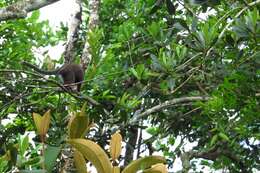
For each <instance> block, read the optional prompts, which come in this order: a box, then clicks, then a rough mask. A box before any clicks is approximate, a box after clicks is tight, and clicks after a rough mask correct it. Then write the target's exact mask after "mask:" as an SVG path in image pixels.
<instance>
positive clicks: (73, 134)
mask: <svg viewBox="0 0 260 173" xmlns="http://www.w3.org/2000/svg"><path fill="white" fill-rule="evenodd" d="M81 115H82V114H78V115H77V114H73V115H72V117H71V119H70V122H69V127H68V129H69V137H70V138H72V139H73V138H81V137H83V136H84V135H85V133H86V131H87V129H88V126H89V119H88V116H85V115H84V116H81Z"/></svg>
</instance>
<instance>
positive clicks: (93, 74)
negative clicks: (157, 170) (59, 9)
mask: <svg viewBox="0 0 260 173" xmlns="http://www.w3.org/2000/svg"><path fill="white" fill-rule="evenodd" d="M6 2H8V1H6ZM200 2H204V1H200ZM206 2H207V3H198V4H194V3H189V2H186V1H170V0H166V1H160V0H158V1H157V2H155V1H154V0H146V1H127V0H125V1H120V0H102V1H101V5H100V14H99V15H100V27H99V28H97V29H95V30H94V31H93V32H90V33H87V34H88V36H89V40H88V41H89V44H90V46H91V54H92V58H93V59H92V63H91V64H90V66H89V67H88V69H87V71H86V74H85V83H84V85H83V89H82V95H88V96H90V97H92V98H93V99H95V100H96V101H98V102H99V103H101V104H102V105H105V108H106V109H107V110H106V111H104V107H100V106H89V107H88V108H87V110H86V111H87V113H88V114H89V116H90V118H91V119H93V121H94V122H95V123H96V124H97V128H95V129H93V132H94V133H93V135H91V136H89V138H91V139H93V140H95V141H97V142H98V143H99V144H100V145H102V146H105V145H106V144H107V143H108V141H107V139H110V135H111V134H112V133H114V132H115V131H116V130H118V129H120V130H121V132H122V135H123V138H124V141H125V142H126V143H127V151H126V153H127V152H129V151H131V149H133V148H135V149H136V150H138V152H137V153H138V156H139V155H140V154H141V153H142V150H145V153H146V154H147V151H149V153H150V154H151V153H153V152H156V151H161V152H162V153H163V155H164V156H165V157H166V158H167V160H168V165H169V168H170V169H171V168H172V166H173V163H174V162H175V161H176V160H178V159H179V158H181V160H182V166H183V171H188V170H193V171H194V172H199V171H200V166H198V165H201V166H206V167H209V168H211V170H212V171H214V170H229V171H230V172H252V171H255V172H256V171H257V170H258V171H259V170H260V164H259V163H260V160H259V155H260V153H259V151H260V141H259V140H260V135H259V131H260V111H259V110H260V106H259V101H260V100H259V98H260V90H259V86H260V85H259V84H260V78H259V76H260V71H259V67H260V43H259V40H260V20H259V19H260V16H259V4H260V2H259V0H258V1H252V0H245V1H244V0H241V1H206ZM3 4H4V3H3ZM4 5H6V4H4ZM1 6H2V4H1ZM87 6H88V5H87V4H85V6H84V8H87ZM84 12H86V10H84ZM39 14H40V13H39V12H38V11H36V12H34V13H33V14H32V15H31V16H30V17H28V18H26V19H19V20H8V21H3V22H1V23H0V35H1V37H0V74H1V75H0V120H1V121H3V120H5V119H8V118H10V115H16V116H15V119H14V120H13V121H12V123H9V124H6V125H3V124H2V123H1V125H0V130H1V134H0V147H1V148H0V150H1V151H0V154H1V155H4V154H5V153H6V152H7V151H8V150H9V151H13V150H14V149H13V148H14V145H15V144H17V143H19V142H21V140H22V137H18V136H17V135H16V134H18V133H20V134H23V133H24V132H25V131H31V130H33V129H34V126H33V121H32V117H31V114H32V112H39V113H44V112H46V111H47V110H48V109H51V111H52V122H51V127H52V128H51V129H50V130H49V133H48V134H49V138H48V141H47V143H48V144H50V145H52V146H56V147H59V146H60V145H62V144H63V142H64V140H65V138H66V135H64V134H66V132H67V129H66V127H67V118H68V117H67V116H68V115H69V112H71V111H77V110H79V109H80V108H81V106H82V105H83V102H84V101H82V100H79V99H77V98H75V97H72V96H71V95H69V94H67V93H65V92H59V91H57V89H56V88H57V84H56V81H57V80H56V78H52V77H51V78H49V79H45V78H43V77H42V76H39V75H38V74H37V73H33V72H32V71H30V70H29V69H25V67H23V66H21V65H20V63H19V62H20V61H22V60H26V61H31V62H33V63H35V62H39V59H37V58H36V57H35V49H37V48H40V47H45V46H48V45H49V46H50V45H51V46H53V45H55V44H57V43H58V42H59V41H63V40H64V39H65V33H66V31H67V28H66V27H64V26H63V27H62V29H61V30H60V31H58V32H56V33H55V32H53V31H52V30H51V28H50V27H49V25H48V22H47V21H38V17H39ZM86 15H88V14H87V12H86ZM86 28H87V26H86V24H85V21H83V24H82V27H81V29H82V31H81V32H80V37H79V38H80V39H79V40H78V52H77V55H79V54H80V53H81V51H82V49H83V44H84V42H85V40H84V38H85V35H86V33H85V30H86ZM44 56H45V57H46V59H48V56H47V52H46V55H44ZM46 61H47V60H46ZM46 61H44V62H45V63H44V65H43V67H46V68H47V67H48V65H49V64H48V62H47V63H46ZM62 61H63V60H62V57H61V60H59V61H57V63H60V62H62ZM52 79H55V80H52ZM176 99H184V101H179V102H178V101H177V102H176V104H170V105H168V106H165V107H163V104H164V103H167V101H174V100H176ZM156 106H157V107H156ZM150 108H157V109H156V110H154V111H152V112H150V113H149V112H147V111H148V109H150ZM142 113H146V114H145V115H144V116H143V118H139V117H138V116H139V115H141V114H142ZM136 118H137V121H133V120H134V119H136ZM144 130H145V131H146V132H148V133H149V134H150V135H145V136H143V137H144V138H143V139H142V138H141V139H139V140H138V141H137V132H138V131H139V132H140V131H144ZM139 136H140V133H139ZM148 136H149V138H148ZM34 140H35V141H39V140H37V138H36V139H34ZM36 144H37V142H36ZM129 145H131V146H129ZM191 146H192V147H191ZM36 151H37V147H35V146H33V145H30V148H28V149H27V152H26V154H27V156H28V155H30V156H28V157H30V158H36V157H37V156H38V154H39V153H38V154H37V152H36ZM18 152H19V154H18V155H20V156H21V157H25V156H24V155H25V151H21V150H19V151H18ZM130 153H131V152H130ZM57 155H58V154H57ZM123 156H124V155H123ZM128 157H129V154H128V153H127V154H126V158H124V157H122V158H121V159H122V160H124V159H125V160H126V162H128V161H129V160H128V159H130V160H131V159H132V157H131V156H130V158H128ZM1 159H2V158H1ZM11 162H12V163H11ZM14 162H15V161H12V160H11V161H10V162H9V163H4V162H1V160H0V172H3V171H4V169H6V170H10V169H13V168H12V166H13V165H15V163H14ZM1 164H2V165H1ZM6 164H8V166H6ZM59 164H61V163H59ZM28 165H29V164H27V165H26V164H23V165H21V164H20V165H19V164H16V166H20V167H21V168H25V167H26V166H28ZM37 166H39V165H36V166H35V167H37ZM59 166H60V165H58V164H57V165H56V167H57V169H58V167H59ZM174 168H175V169H176V167H174ZM1 169H3V170H2V171H1ZM173 171H174V172H175V171H176V170H173Z"/></svg>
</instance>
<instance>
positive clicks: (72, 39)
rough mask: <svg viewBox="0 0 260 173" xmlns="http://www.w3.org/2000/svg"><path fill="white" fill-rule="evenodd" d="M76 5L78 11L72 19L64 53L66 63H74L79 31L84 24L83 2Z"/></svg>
mask: <svg viewBox="0 0 260 173" xmlns="http://www.w3.org/2000/svg"><path fill="white" fill-rule="evenodd" d="M76 3H77V10H76V11H75V13H74V14H73V17H72V21H71V24H70V27H69V31H68V40H67V44H66V47H65V52H64V59H65V62H66V63H68V62H73V61H74V58H75V47H76V42H77V39H78V31H79V28H80V24H81V23H82V19H81V16H82V2H81V0H77V1H76Z"/></svg>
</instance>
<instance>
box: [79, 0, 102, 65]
mask: <svg viewBox="0 0 260 173" xmlns="http://www.w3.org/2000/svg"><path fill="white" fill-rule="evenodd" d="M88 4H89V13H90V14H89V22H88V31H87V33H88V32H91V31H93V29H95V28H97V27H98V24H99V14H98V11H99V5H100V0H89V2H88ZM91 59H92V58H91V50H90V45H89V42H88V36H87V37H86V42H85V46H84V49H83V52H82V56H81V61H82V64H83V69H87V67H88V66H89V64H90V62H91Z"/></svg>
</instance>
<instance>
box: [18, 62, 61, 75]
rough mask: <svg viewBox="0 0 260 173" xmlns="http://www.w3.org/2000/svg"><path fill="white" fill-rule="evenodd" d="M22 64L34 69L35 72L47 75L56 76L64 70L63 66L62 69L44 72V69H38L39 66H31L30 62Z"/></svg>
mask: <svg viewBox="0 0 260 173" xmlns="http://www.w3.org/2000/svg"><path fill="white" fill-rule="evenodd" d="M21 63H22V64H23V65H26V66H28V67H30V68H32V69H33V70H35V71H37V72H39V73H41V74H45V75H56V74H58V73H59V71H60V70H61V69H62V68H63V66H62V67H60V68H57V69H55V70H43V69H40V68H39V67H37V66H35V65H33V64H30V63H29V62H26V61H22V62H21Z"/></svg>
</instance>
